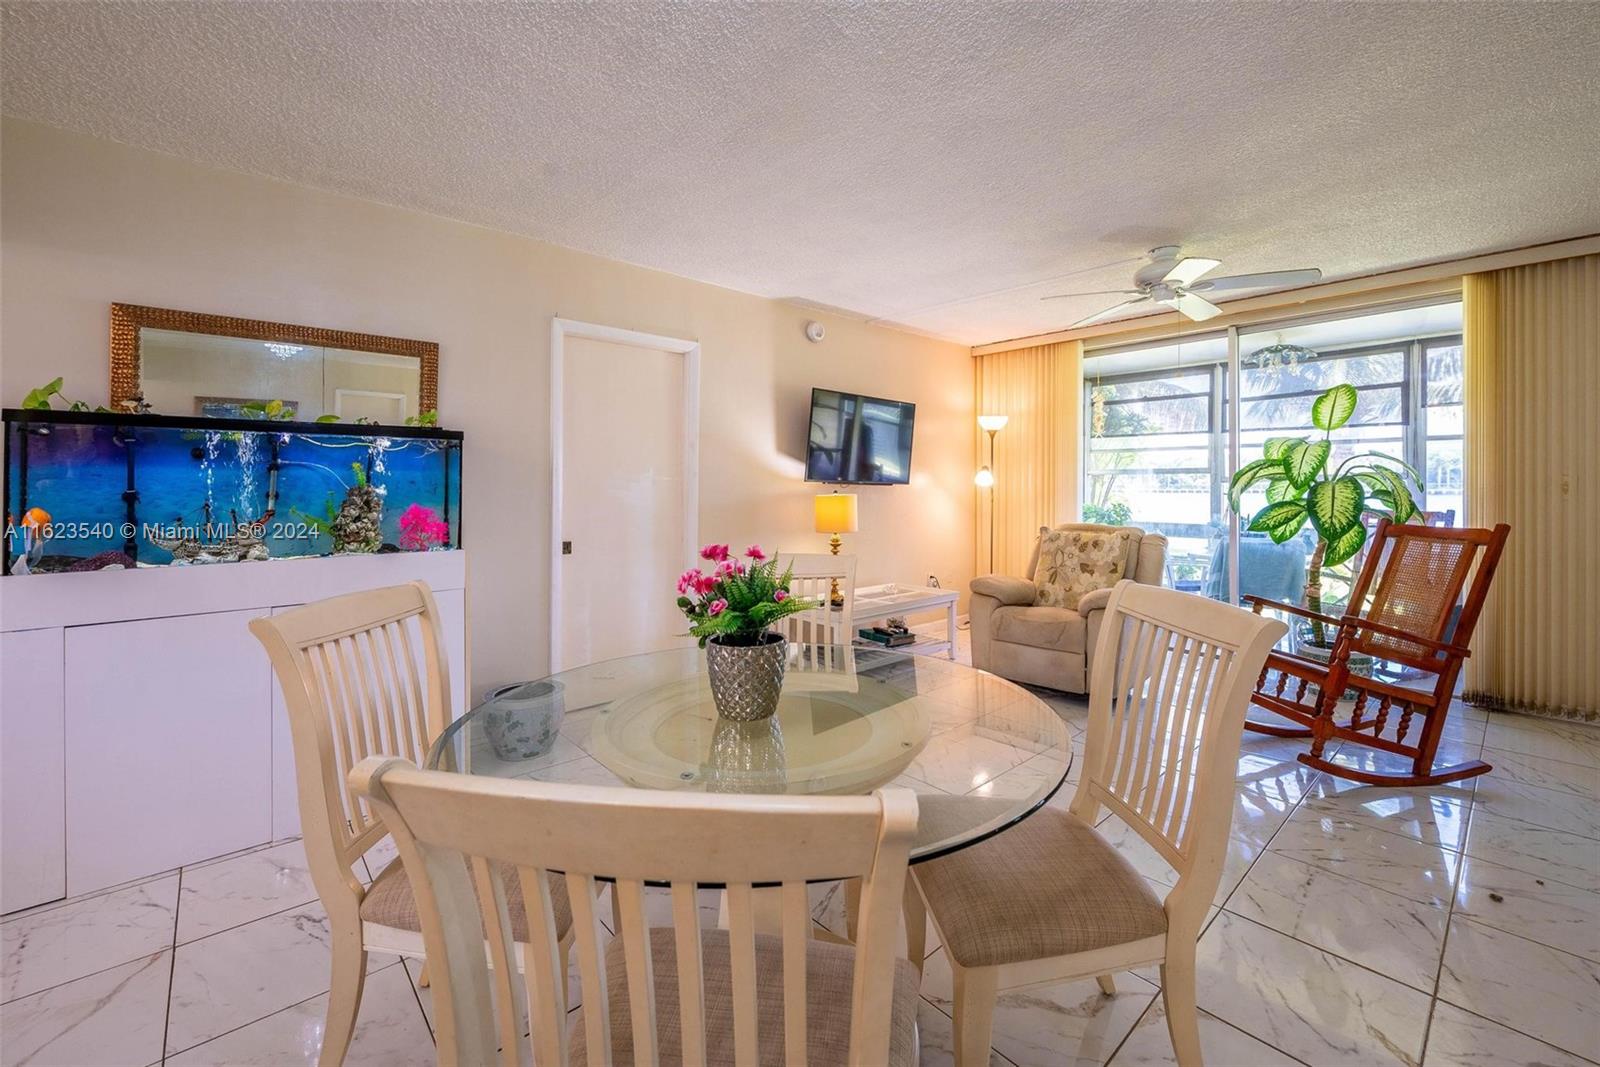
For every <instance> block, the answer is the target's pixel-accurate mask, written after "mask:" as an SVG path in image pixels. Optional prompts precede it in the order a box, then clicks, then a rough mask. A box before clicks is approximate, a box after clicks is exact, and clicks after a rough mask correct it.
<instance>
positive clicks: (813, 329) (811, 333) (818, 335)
mask: <svg viewBox="0 0 1600 1067" xmlns="http://www.w3.org/2000/svg"><path fill="white" fill-rule="evenodd" d="M827 335H828V331H827V330H824V329H823V328H822V323H820V322H818V321H817V320H816V319H812V320H811V321H810V322H808V323H806V340H808V341H810V342H811V343H812V344H816V343H817V342H818V341H821V340H822V339H823V338H824V337H826V336H827Z"/></svg>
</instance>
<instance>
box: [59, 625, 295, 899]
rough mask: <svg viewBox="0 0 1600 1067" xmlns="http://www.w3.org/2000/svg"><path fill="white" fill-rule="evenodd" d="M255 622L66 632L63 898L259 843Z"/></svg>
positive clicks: (267, 688) (267, 826)
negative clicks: (64, 894)
mask: <svg viewBox="0 0 1600 1067" xmlns="http://www.w3.org/2000/svg"><path fill="white" fill-rule="evenodd" d="M263 614H265V612H262V611H230V612H221V613H217V614H207V615H185V616H179V617H176V618H168V619H145V620H141V621H138V622H119V623H109V624H106V625H103V626H76V627H73V628H71V629H69V630H68V631H67V641H66V724H67V730H66V737H67V744H66V772H67V773H66V785H67V789H66V794H67V893H68V895H77V894H79V893H84V892H88V891H89V890H92V889H99V888H102V887H104V886H108V885H115V884H116V883H118V882H124V881H127V880H129V879H131V878H137V877H139V876H140V875H144V874H149V873H151V872H153V871H162V870H169V869H171V868H173V867H178V866H181V865H183V864H186V863H195V862H198V861H200V860H203V859H209V858H211V857H213V856H220V855H222V854H224V853H227V852H233V851H236V850H238V849H241V848H248V847H250V846H251V845H257V844H260V843H262V842H264V841H267V840H268V839H270V837H271V836H272V795H271V791H272V741H271V728H272V727H271V723H272V718H271V706H272V705H271V701H272V697H271V693H272V689H271V685H270V682H269V678H268V675H269V671H270V668H269V667H268V665H267V659H266V656H265V655H264V654H263V653H262V651H261V647H260V645H259V644H258V643H257V642H256V640H255V638H254V637H253V636H251V634H250V631H249V629H248V628H247V627H248V624H249V622H250V620H251V619H253V618H256V617H258V616H260V615H263Z"/></svg>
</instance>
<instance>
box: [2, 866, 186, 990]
mask: <svg viewBox="0 0 1600 1067" xmlns="http://www.w3.org/2000/svg"><path fill="white" fill-rule="evenodd" d="M177 903H178V876H177V875H175V874H170V875H165V876H163V877H161V878H156V879H153V880H151V881H148V882H140V883H139V884H137V885H132V886H128V887H127V888H125V889H114V890H112V891H111V892H108V893H101V894H99V895H98V896H92V897H85V898H84V899H82V900H75V901H73V902H71V903H69V904H62V905H60V906H58V907H51V908H44V909H40V910H38V911H30V912H26V913H24V914H21V915H18V916H15V917H13V918H10V919H7V920H6V921H5V924H4V925H3V926H0V943H3V947H4V951H5V955H4V957H3V966H0V977H3V979H4V990H5V992H4V996H3V997H0V1000H8V1001H9V1000H15V999H16V998H17V997H22V996H27V995H28V994H30V993H37V992H38V991H39V990H41V989H48V988H50V987H51V986H54V985H60V984H61V983H62V982H70V981H72V980H73V979H76V978H82V977H84V976H85V975H90V974H93V973H95V972H96V971H103V970H105V969H106V968H108V967H114V966H116V965H118V964H122V963H127V962H129V961H131V960H136V959H140V958H142V957H145V956H148V955H150V954H151V953H153V952H158V951H160V950H161V949H164V948H170V947H172V931H173V925H174V920H175V919H176V915H177V910H176V909H177Z"/></svg>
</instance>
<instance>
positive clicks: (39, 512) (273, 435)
mask: <svg viewBox="0 0 1600 1067" xmlns="http://www.w3.org/2000/svg"><path fill="white" fill-rule="evenodd" d="M5 431H6V434H5V447H6V455H5V501H6V508H5V514H6V529H5V537H6V539H5V571H6V573H7V574H41V573H49V572H56V571H81V570H100V569H104V568H107V567H123V568H132V567H164V566H172V565H180V566H181V565H191V564H203V563H230V562H240V561H258V560H269V559H285V558H293V557H301V556H327V555H332V554H334V553H363V552H366V553H370V552H420V551H429V550H433V549H438V548H459V547H460V546H461V447H462V434H461V432H460V431H459V430H442V429H439V428H438V427H437V426H434V425H430V424H412V425H407V426H376V425H366V424H355V425H345V424H330V423H307V422H294V421H284V420H280V419H270V420H269V419H260V418H258V419H248V418H203V417H196V418H179V417H174V416H166V415H144V414H131V413H130V414H121V413H113V412H84V411H61V410H49V409H39V408H34V409H27V410H20V409H7V410H6V412H5Z"/></svg>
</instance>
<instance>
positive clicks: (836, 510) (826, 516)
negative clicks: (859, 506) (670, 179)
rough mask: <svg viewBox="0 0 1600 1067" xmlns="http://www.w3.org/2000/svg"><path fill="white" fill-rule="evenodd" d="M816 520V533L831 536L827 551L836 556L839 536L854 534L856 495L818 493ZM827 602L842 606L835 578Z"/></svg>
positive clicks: (841, 597) (841, 594)
mask: <svg viewBox="0 0 1600 1067" xmlns="http://www.w3.org/2000/svg"><path fill="white" fill-rule="evenodd" d="M816 519H817V533H825V534H832V535H833V536H832V537H830V538H829V539H828V551H829V552H831V553H833V554H834V555H835V556H837V555H838V554H839V547H840V546H841V545H842V544H843V543H844V542H842V541H840V540H839V535H840V534H842V533H855V532H856V519H857V515H856V495H855V494H854V493H841V492H839V491H838V490H837V489H835V490H834V491H833V492H831V493H818V494H817V499H816ZM828 600H829V602H830V603H833V604H837V605H839V606H841V607H842V606H843V605H844V594H843V593H841V592H839V579H837V578H834V579H833V580H832V581H831V582H830V583H829V591H828Z"/></svg>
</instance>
